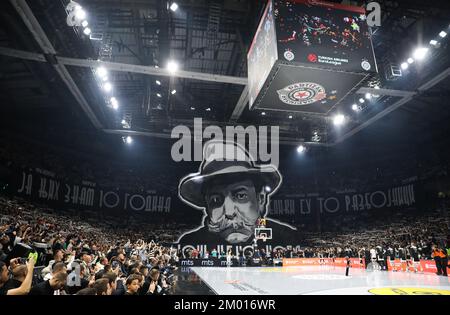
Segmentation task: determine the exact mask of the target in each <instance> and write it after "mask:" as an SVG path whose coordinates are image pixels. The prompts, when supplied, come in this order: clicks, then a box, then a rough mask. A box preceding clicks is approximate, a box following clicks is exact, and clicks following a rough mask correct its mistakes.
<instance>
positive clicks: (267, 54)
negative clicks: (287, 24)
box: [247, 0, 278, 107]
mask: <svg viewBox="0 0 450 315" xmlns="http://www.w3.org/2000/svg"><path fill="white" fill-rule="evenodd" d="M247 57H248V84H249V100H250V107H251V106H252V105H253V103H254V101H255V100H256V98H257V97H258V94H259V92H260V91H261V88H262V87H263V85H264V83H265V81H266V79H267V76H268V75H269V73H270V71H271V70H272V67H273V65H274V64H275V62H276V61H277V59H278V53H277V40H276V34H275V21H274V15H273V3H272V1H271V0H270V1H269V2H268V4H267V6H266V10H265V12H264V16H263V18H262V20H261V23H260V24H259V27H258V30H257V33H256V35H255V38H254V39H253V43H252V46H251V47H250V50H249V52H248V56H247Z"/></svg>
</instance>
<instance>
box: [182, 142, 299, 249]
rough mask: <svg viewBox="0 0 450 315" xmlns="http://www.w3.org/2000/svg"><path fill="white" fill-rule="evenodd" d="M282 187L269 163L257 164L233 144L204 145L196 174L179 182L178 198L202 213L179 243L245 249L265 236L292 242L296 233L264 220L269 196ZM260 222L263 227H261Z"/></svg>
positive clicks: (271, 221) (275, 241) (279, 240)
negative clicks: (262, 235) (194, 227)
mask: <svg viewBox="0 0 450 315" xmlns="http://www.w3.org/2000/svg"><path fill="white" fill-rule="evenodd" d="M281 183H282V177H281V174H280V173H279V171H278V169H277V168H275V167H274V166H272V165H264V166H263V165H255V163H254V160H253V158H252V157H251V156H250V154H249V153H248V152H247V151H246V150H245V149H244V148H242V147H241V146H240V145H238V144H236V143H229V142H226V143H223V142H218V141H211V142H208V143H207V144H205V146H204V150H203V162H202V164H201V166H200V170H199V172H198V173H195V174H190V175H188V176H187V177H185V178H183V179H182V180H181V181H180V185H179V197H180V198H181V200H182V201H183V202H185V203H187V204H188V205H190V206H191V207H193V208H195V209H197V210H202V211H203V212H204V217H203V222H201V226H200V227H198V228H197V229H195V230H193V231H190V232H187V233H185V234H184V235H182V236H181V237H180V239H179V240H178V243H179V244H181V245H192V246H197V245H209V246H217V245H247V244H252V243H253V241H254V239H255V235H256V236H257V235H258V233H260V232H263V234H264V236H265V238H266V241H267V240H268V241H269V242H271V243H273V244H276V245H280V246H284V245H286V244H287V242H289V241H290V242H295V239H292V237H294V235H295V233H296V230H295V228H292V227H290V226H288V225H286V224H283V223H281V222H277V221H275V220H271V219H268V218H266V216H267V212H268V205H269V202H270V196H271V195H273V194H274V193H276V192H277V190H278V189H279V187H280V186H281ZM261 223H264V224H263V225H262V224H261Z"/></svg>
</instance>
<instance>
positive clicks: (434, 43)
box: [430, 39, 438, 46]
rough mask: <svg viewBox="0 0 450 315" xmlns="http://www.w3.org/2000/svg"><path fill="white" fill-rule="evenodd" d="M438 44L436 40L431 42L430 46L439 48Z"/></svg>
mask: <svg viewBox="0 0 450 315" xmlns="http://www.w3.org/2000/svg"><path fill="white" fill-rule="evenodd" d="M437 44H438V41H437V40H435V39H432V40H430V45H431V46H437Z"/></svg>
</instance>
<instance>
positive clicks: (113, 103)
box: [110, 96, 119, 109]
mask: <svg viewBox="0 0 450 315" xmlns="http://www.w3.org/2000/svg"><path fill="white" fill-rule="evenodd" d="M110 101H111V105H112V107H113V108H114V109H118V108H119V102H118V101H117V98H115V97H114V96H113V97H111V99H110Z"/></svg>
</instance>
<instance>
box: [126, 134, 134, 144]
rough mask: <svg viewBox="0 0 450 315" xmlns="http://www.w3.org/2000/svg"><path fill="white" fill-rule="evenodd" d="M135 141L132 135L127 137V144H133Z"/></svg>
mask: <svg viewBox="0 0 450 315" xmlns="http://www.w3.org/2000/svg"><path fill="white" fill-rule="evenodd" d="M132 143H133V138H131V137H130V136H128V137H127V144H132Z"/></svg>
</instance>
